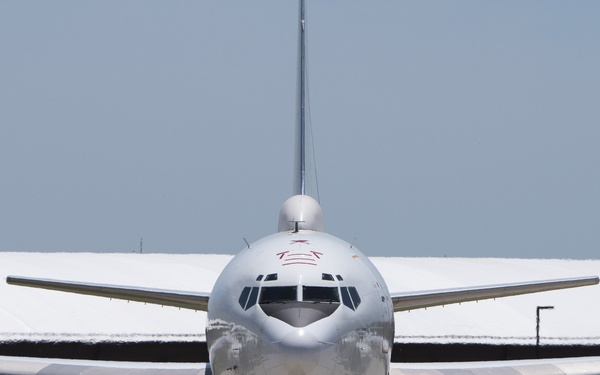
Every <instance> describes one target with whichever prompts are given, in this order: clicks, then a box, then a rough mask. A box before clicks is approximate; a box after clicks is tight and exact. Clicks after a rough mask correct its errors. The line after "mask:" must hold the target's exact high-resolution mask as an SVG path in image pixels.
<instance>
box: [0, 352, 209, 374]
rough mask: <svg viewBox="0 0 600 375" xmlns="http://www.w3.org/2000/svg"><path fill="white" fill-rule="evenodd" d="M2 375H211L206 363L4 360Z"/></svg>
mask: <svg viewBox="0 0 600 375" xmlns="http://www.w3.org/2000/svg"><path fill="white" fill-rule="evenodd" d="M0 374H2V375H65V374H94V375H166V374H169V375H209V374H211V372H210V368H209V365H208V364H206V363H154V362H152V363H148V362H109V361H90V360H74V359H54V358H31V357H5V356H0Z"/></svg>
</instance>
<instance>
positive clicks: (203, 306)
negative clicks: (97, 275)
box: [6, 276, 210, 311]
mask: <svg viewBox="0 0 600 375" xmlns="http://www.w3.org/2000/svg"><path fill="white" fill-rule="evenodd" d="M6 282H7V283H8V284H12V285H20V286H28V287H32V288H42V289H50V290H58V291H61V292H70V293H77V294H87V295H91V296H100V297H108V298H115V299H124V300H128V301H137V302H145V303H152V304H157V305H162V306H174V307H180V308H182V309H190V310H201V311H207V309H208V299H209V297H210V293H199V292H185V291H178V290H163V289H150V288H142V287H129V286H120V285H108V284H93V283H80V282H74V281H62V280H50V279H35V278H29V277H17V276H8V277H7V278H6Z"/></svg>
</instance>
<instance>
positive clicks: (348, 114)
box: [0, 0, 600, 258]
mask: <svg viewBox="0 0 600 375" xmlns="http://www.w3.org/2000/svg"><path fill="white" fill-rule="evenodd" d="M297 11H298V6H297V2H296V1H281V0H272V1H253V2H248V1H210V2H209V1H168V2H156V1H85V2H83V1H81V2H80V1H52V2H45V1H2V2H0V46H1V48H0V250H1V251H94V252H132V251H137V250H138V249H139V241H140V238H141V237H143V239H144V251H145V252H176V253H188V252H195V253H230V254H233V253H236V252H237V251H239V250H240V249H241V248H243V247H244V241H243V237H245V238H246V239H248V241H254V240H257V239H259V238H260V237H262V236H265V235H268V234H270V233H272V232H274V231H275V230H276V228H277V216H278V212H279V208H280V205H281V203H282V202H283V201H284V200H285V199H286V198H288V197H289V196H290V194H291V192H292V171H291V167H292V165H293V126H294V116H295V95H296V94H295V93H296V88H295V85H296V64H297V56H296V55H297V47H296V43H297ZM307 17H308V20H307V26H308V49H309V51H308V69H309V81H310V101H311V104H310V106H311V119H312V126H313V130H314V135H315V146H316V156H317V167H318V176H319V183H320V198H321V204H322V206H323V210H324V215H325V228H326V230H327V231H328V232H329V233H331V234H334V235H336V236H339V237H341V238H343V239H346V240H347V241H350V242H354V243H355V245H356V246H357V247H359V248H360V249H361V250H362V251H363V252H365V253H366V254H368V255H378V256H444V255H447V256H467V257H525V258H550V257H552V258H598V257H599V254H600V251H599V250H600V197H599V193H600V167H599V165H598V164H599V162H600V101H599V99H600V68H599V67H600V22H598V20H599V19H600V2H597V1H547V0H544V1H527V0H519V1H502V2H480V1H454V2H448V1H398V0H380V1H370V2H367V1H348V0H345V1H308V4H307Z"/></svg>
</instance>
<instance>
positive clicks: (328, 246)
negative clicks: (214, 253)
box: [206, 230, 394, 375]
mask: <svg viewBox="0 0 600 375" xmlns="http://www.w3.org/2000/svg"><path fill="white" fill-rule="evenodd" d="M389 296H390V295H389V292H388V289H387V286H386V284H385V282H384V280H383V278H382V277H381V275H380V274H379V272H378V271H377V269H376V268H375V267H374V266H373V264H372V263H371V262H370V261H369V260H368V258H367V257H366V256H365V255H364V254H362V253H361V252H360V251H359V250H358V249H356V248H354V247H352V246H351V245H350V244H348V243H347V242H345V241H342V240H340V239H338V238H336V237H333V236H331V235H328V234H325V233H321V232H315V231H310V230H300V231H298V232H293V231H289V232H279V233H276V234H274V235H271V236H268V237H265V238H263V239H261V240H259V241H257V242H256V243H254V244H252V245H251V247H250V248H247V249H244V250H243V251H241V252H240V253H239V254H238V255H237V256H236V257H234V258H233V259H232V260H231V262H230V263H229V264H228V265H227V267H226V268H225V269H224V270H223V273H222V274H221V275H220V277H219V279H218V280H217V282H216V284H215V286H214V289H213V292H212V293H211V298H210V301H209V305H208V324H207V330H206V331H207V332H206V336H207V343H208V349H209V356H210V363H211V366H212V370H213V373H214V374H215V375H220V374H257V375H258V374H269V375H271V374H387V373H388V371H389V365H390V358H391V349H392V345H393V337H394V316H393V312H392V311H393V308H392V303H391V300H390V297H389Z"/></svg>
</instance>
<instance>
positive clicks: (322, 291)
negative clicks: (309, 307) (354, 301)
mask: <svg viewBox="0 0 600 375" xmlns="http://www.w3.org/2000/svg"><path fill="white" fill-rule="evenodd" d="M302 300H303V301H305V302H314V303H321V302H322V303H340V295H339V293H338V288H337V287H329V286H306V285H304V286H303V287H302Z"/></svg>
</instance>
